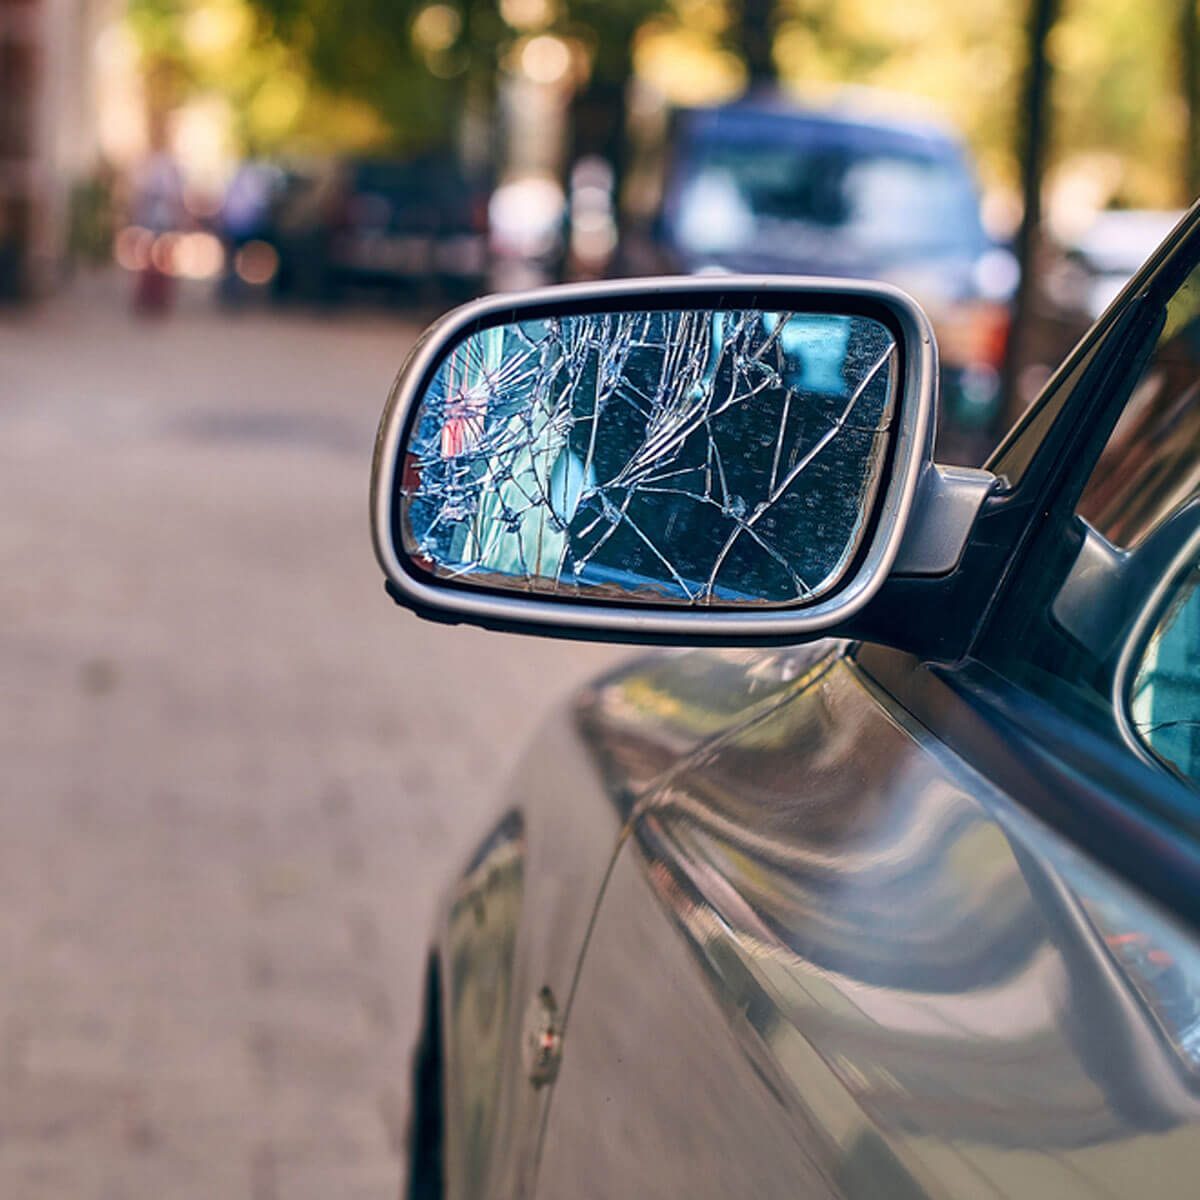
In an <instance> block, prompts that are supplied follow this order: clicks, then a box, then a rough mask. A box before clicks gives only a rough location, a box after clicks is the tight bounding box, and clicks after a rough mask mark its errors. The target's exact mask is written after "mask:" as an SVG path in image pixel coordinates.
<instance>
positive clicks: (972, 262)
mask: <svg viewBox="0 0 1200 1200" xmlns="http://www.w3.org/2000/svg"><path fill="white" fill-rule="evenodd" d="M658 174H659V176H660V178H659V179H658V180H657V181H656V182H655V184H654V185H653V186H652V187H650V188H649V194H650V195H653V196H656V197H657V198H658V199H657V202H656V203H654V204H653V205H652V206H651V207H650V209H649V211H647V212H645V213H644V219H643V220H641V221H638V220H637V219H636V218H635V219H633V220H632V221H631V222H630V224H629V226H628V228H627V232H626V237H625V242H624V245H623V247H622V258H621V270H622V273H624V274H656V273H675V272H680V271H682V272H708V271H733V272H748V273H750V274H756V273H761V272H767V273H771V274H790V275H824V276H837V277H844V278H863V279H883V280H887V281H889V282H891V283H895V284H897V285H898V286H900V287H903V288H905V289H907V290H908V291H910V292H912V294H913V295H914V296H916V297H917V298H918V300H919V301H920V302H921V303H922V304H923V305H924V306H925V308H926V310H927V311H928V312H929V314H930V316H931V317H932V319H933V323H934V328H935V329H936V330H937V333H938V337H939V340H940V342H941V345H942V394H943V397H944V400H943V410H944V411H943V417H944V419H945V425H946V429H945V433H944V435H943V440H942V444H941V447H940V449H941V451H942V452H943V454H945V455H949V456H950V458H951V460H952V461H955V462H963V463H966V462H970V464H971V465H975V464H977V463H978V462H979V461H980V459H981V457H982V455H983V453H985V452H986V450H987V449H988V448H989V445H988V439H989V437H990V438H993V439H994V436H995V432H994V431H995V428H996V423H997V420H998V418H999V416H1000V367H1001V365H1002V362H1003V357H1004V351H1005V345H1006V342H1007V336H1008V327H1009V323H1010V315H1011V313H1010V301H1011V299H1012V296H1013V294H1014V292H1015V289H1016V283H1017V274H1018V272H1017V265H1016V259H1015V258H1014V256H1013V255H1012V254H1011V252H1010V251H1009V250H1008V249H1007V248H1006V247H1004V246H1002V245H1000V244H998V243H996V242H995V241H993V240H992V239H991V238H990V237H989V236H988V235H987V234H986V233H985V231H984V228H983V224H982V222H981V219H980V201H979V192H978V188H977V185H976V182H975V178H974V172H973V168H972V165H971V160H970V156H969V153H968V151H967V148H966V146H965V145H964V143H963V141H962V139H961V138H960V137H959V136H958V135H957V134H955V133H953V132H951V131H949V130H947V129H945V128H943V127H942V126H940V125H936V124H933V123H928V122H921V121H915V120H912V119H903V118H897V117H892V116H881V115H879V114H878V113H877V112H874V111H872V112H869V113H868V112H865V111H861V106H860V108H851V107H841V108H831V109H827V110H818V109H809V108H801V107H798V106H797V105H796V104H795V103H794V102H792V101H789V100H784V99H769V98H768V99H762V98H755V99H751V100H742V101H738V102H737V103H734V104H729V105H725V106H722V107H717V108H701V109H682V110H678V111H676V112H674V113H673V114H672V116H671V119H670V122H669V128H668V132H667V135H666V138H665V147H664V150H663V152H662V154H661V166H660V168H659V171H658Z"/></svg>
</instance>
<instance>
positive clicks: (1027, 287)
mask: <svg viewBox="0 0 1200 1200" xmlns="http://www.w3.org/2000/svg"><path fill="white" fill-rule="evenodd" d="M1059 4H1060V0H1030V2H1029V11H1028V16H1027V24H1026V35H1025V36H1026V66H1025V78H1024V81H1023V83H1022V85H1021V104H1020V107H1019V110H1018V111H1019V112H1021V113H1022V114H1023V116H1024V121H1023V122H1021V123H1020V124H1019V126H1018V142H1017V146H1018V150H1017V153H1018V159H1019V162H1020V172H1021V197H1022V214H1021V224H1020V227H1019V228H1018V230H1017V238H1016V246H1015V251H1016V256H1017V264H1018V266H1019V268H1020V277H1019V280H1018V283H1017V294H1016V297H1015V299H1014V302H1013V318H1012V325H1011V327H1010V329H1009V335H1008V346H1007V349H1006V353H1005V359H1004V370H1003V381H1002V391H1001V395H1002V397H1003V402H1004V406H1005V408H1006V410H1007V411H1006V412H1005V413H1004V416H1005V417H1007V418H1008V420H1007V421H1006V422H1005V423H1006V424H1008V423H1009V422H1011V420H1012V419H1014V418H1016V417H1017V416H1019V415H1020V413H1021V412H1022V410H1023V409H1024V407H1025V397H1023V396H1022V395H1021V389H1020V387H1019V377H1020V372H1021V369H1022V368H1023V367H1024V365H1025V363H1026V340H1027V338H1028V333H1029V325H1030V321H1031V319H1032V313H1031V311H1030V310H1031V301H1032V299H1033V295H1034V265H1035V258H1036V255H1037V249H1038V244H1039V241H1040V238H1041V228H1042V178H1043V174H1044V171H1045V164H1046V148H1047V145H1048V143H1049V128H1048V119H1049V113H1050V105H1049V102H1048V101H1049V95H1050V88H1051V84H1052V81H1053V67H1052V65H1051V62H1050V58H1049V56H1048V55H1047V52H1046V48H1047V42H1048V41H1049V38H1050V31H1051V29H1052V28H1053V27H1054V22H1055V21H1056V20H1057V18H1058V11H1059Z"/></svg>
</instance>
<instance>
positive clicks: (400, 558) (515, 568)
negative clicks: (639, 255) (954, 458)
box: [372, 277, 982, 643]
mask: <svg viewBox="0 0 1200 1200" xmlns="http://www.w3.org/2000/svg"><path fill="white" fill-rule="evenodd" d="M936 378H937V363H936V352H935V347H934V341H933V335H932V332H931V330H930V327H929V324H928V322H927V320H926V318H925V317H924V314H923V313H922V312H921V311H920V309H919V308H918V307H917V306H916V305H915V304H914V303H913V302H912V301H911V300H910V299H908V297H906V296H904V295H903V294H902V293H900V292H898V291H896V290H895V289H892V288H888V287H884V286H882V285H871V284H861V283H848V282H842V281H806V280H788V279H769V280H768V279H743V278H736V277H716V278H712V279H679V280H651V281H622V282H620V283H615V284H600V285H577V286H569V287H560V288H549V289H545V290H543V291H540V292H534V293H527V294H523V295H519V296H504V297H496V298H489V299H486V300H482V301H478V302H476V303H474V304H470V305H467V306H465V307H464V308H462V309H459V310H456V311H455V312H453V313H451V314H449V315H448V316H447V317H445V318H443V320H442V321H441V322H439V323H438V324H437V325H435V326H434V327H433V328H432V329H431V330H430V331H429V332H428V333H427V334H426V336H425V337H424V338H423V339H422V341H421V342H420V343H418V345H417V347H416V348H415V349H414V351H413V352H412V354H411V355H410V357H409V360H408V362H407V363H406V364H405V366H404V368H403V369H402V371H401V373H400V376H399V378H398V380H397V382H396V385H395V387H394V389H393V392H392V395H391V397H390V399H389V402H388V406H387V409H386V411H385V413H384V417H383V421H382V424H381V427H380V433H379V438H378V443H377V446H376V455H375V464H374V476H373V485H372V515H373V522H374V531H375V546H376V553H377V555H378V557H379V561H380V563H381V565H382V566H383V568H384V571H385V573H386V575H387V578H388V586H389V590H390V591H391V593H392V595H393V596H394V597H395V599H396V600H397V601H399V602H400V603H402V604H405V605H407V606H408V607H410V608H413V609H415V610H416V611H417V612H419V613H421V614H422V615H425V616H430V617H434V618H435V619H440V620H449V621H467V622H471V623H476V624H481V625H486V626H490V627H507V628H514V627H515V628H519V629H525V630H530V631H540V632H551V633H553V632H557V633H560V634H567V635H570V634H575V635H578V636H593V637H595V636H606V637H611V638H612V639H613V640H618V641H620V640H630V641H651V642H653V641H686V642H713V641H715V642H727V643H736V642H738V641H739V640H751V639H753V640H763V639H771V638H779V639H782V640H787V639H791V640H798V639H800V638H803V637H806V636H816V635H819V634H822V633H827V632H831V631H836V628H837V626H838V625H839V624H840V623H842V622H844V621H845V620H846V619H847V618H848V617H849V616H850V615H852V614H853V613H855V612H857V611H858V610H859V609H861V608H862V606H863V605H864V604H865V603H866V602H867V601H868V600H869V599H870V598H871V597H872V596H873V595H874V594H875V593H876V591H877V590H878V589H879V587H880V586H881V585H882V583H883V581H884V579H885V577H886V576H887V574H888V572H889V570H890V569H891V568H892V566H893V564H894V563H895V560H896V557H897V554H898V552H899V549H900V544H901V539H902V537H903V535H904V532H905V528H906V524H907V523H908V521H909V517H910V514H911V513H912V511H913V508H914V504H915V502H916V499H917V495H918V487H919V485H921V484H922V480H923V478H924V477H925V476H926V475H929V476H930V479H933V474H932V463H931V452H932V438H933V424H934V403H935V386H936ZM937 483H938V481H937V480H934V482H933V483H929V484H927V485H926V486H925V490H926V491H929V490H930V488H933V490H934V491H936V485H937ZM941 483H942V484H943V485H944V480H943V481H941ZM943 490H944V486H943ZM975 491H976V492H978V491H979V489H978V488H975ZM979 494H980V495H982V493H979ZM976 507H977V504H976ZM956 511H962V507H961V506H959V509H958V510H956ZM972 513H973V510H972ZM918 557H919V555H918Z"/></svg>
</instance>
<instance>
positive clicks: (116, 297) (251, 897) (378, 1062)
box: [0, 276, 619, 1200]
mask: <svg viewBox="0 0 1200 1200" xmlns="http://www.w3.org/2000/svg"><path fill="white" fill-rule="evenodd" d="M125 282H126V281H123V280H119V279H114V278H112V277H107V276H105V277H98V278H96V279H86V278H85V279H83V280H82V281H81V283H80V285H79V287H78V288H77V289H76V291H74V292H73V293H71V294H69V295H66V296H64V297H62V298H60V299H58V300H56V301H54V302H53V303H50V304H48V305H46V306H45V307H43V308H41V309H39V310H37V311H36V312H34V313H31V314H26V315H15V316H14V315H4V316H0V362H3V363H4V369H3V374H4V383H3V399H2V400H0V570H2V572H3V577H4V587H3V588H2V589H0V664H3V681H4V682H3V687H0V961H3V962H4V964H5V986H4V988H3V989H0V1196H5V1197H7V1196H13V1197H21V1198H22V1200H40V1198H41V1197H54V1200H61V1198H62V1197H64V1196H70V1197H72V1200H126V1198H137V1200H141V1198H143V1197H145V1198H154V1200H158V1198H160V1197H164V1196H169V1197H171V1198H172V1200H188V1198H190V1197H192V1196H195V1197H205V1198H206V1200H211V1197H214V1196H219V1197H221V1198H222V1200H243V1198H244V1200H276V1198H286V1200H303V1198H304V1197H308V1196H313V1197H316V1196H320V1197H321V1198H322V1200H325V1198H327V1197H332V1196H337V1197H339V1198H342V1200H353V1198H354V1197H360V1196H361V1197H385V1198H387V1200H392V1198H393V1197H395V1196H396V1194H397V1191H398V1188H399V1186H400V1180H401V1172H402V1156H403V1136H404V1133H403V1131H404V1127H405V1123H406V1121H407V1111H408V1109H407V1105H408V1097H407V1073H408V1061H409V1046H410V1043H411V1040H412V1037H413V1033H414V1025H415V1022H416V1014H417V1003H418V997H419V990H420V980H419V976H420V971H421V969H422V966H423V962H422V951H423V947H424V941H425V937H426V931H427V929H428V924H429V919H430V917H431V914H432V912H433V907H434V903H435V899H436V896H437V893H438V890H439V888H440V887H441V885H442V884H443V883H444V881H445V880H446V878H447V877H448V874H449V871H450V870H451V868H452V866H453V865H455V864H456V863H457V862H459V861H461V859H462V856H463V854H464V852H465V851H466V849H467V848H468V847H469V845H470V844H471V842H472V840H473V838H474V837H475V836H476V835H477V834H478V833H479V832H480V831H481V830H482V829H483V828H484V825H485V823H486V818H487V815H488V814H489V812H490V811H491V809H492V808H493V806H494V805H495V804H496V803H497V800H498V797H499V794H500V790H501V787H502V784H503V780H504V778H505V776H506V774H507V772H508V771H509V770H510V769H511V767H512V765H513V763H514V761H515V759H516V756H517V753H518V751H519V749H520V746H521V744H522V743H523V742H524V741H525V740H526V739H527V738H528V737H529V736H530V734H531V733H532V731H533V729H534V727H535V725H536V723H537V722H538V721H539V720H540V719H541V717H542V715H543V714H544V713H545V712H546V711H547V710H548V709H549V707H550V706H551V705H552V704H553V703H554V702H555V700H556V699H557V698H559V697H560V696H562V695H563V694H565V693H566V692H567V691H568V690H569V689H570V687H571V686H572V685H573V683H575V682H577V681H579V680H581V679H583V678H585V677H587V676H589V675H591V674H594V673H596V672H597V671H599V670H601V669H604V668H605V667H606V666H607V665H609V664H610V663H611V662H612V661H613V658H614V656H615V654H617V653H619V652H615V651H611V650H607V649H604V648H601V647H585V646H571V645H569V644H567V643H559V642H537V641H529V640H524V639H517V638H509V637H504V636H501V635H496V634H484V633H480V632H474V631H470V630H462V629H457V630H449V629H441V628H437V627H433V626H426V625H421V624H420V623H418V622H417V621H416V620H415V619H414V618H412V617H410V616H409V615H407V614H404V613H401V612H399V611H397V610H396V609H395V608H394V607H393V606H392V605H391V603H390V602H389V601H387V599H386V598H385V596H384V594H383V590H382V584H381V579H380V576H379V573H378V569H377V567H376V566H375V564H374V562H373V559H372V556H371V551H370V547H369V539H368V530H367V520H366V505H365V489H366V484H367V474H368V470H369V461H370V451H371V442H372V438H373V435H374V428H375V423H376V421H377V419H378V415H379V411H380V408H381V406H382V402H383V399H384V396H385V395H386V392H387V389H388V387H389V385H390V383H391V380H392V376H393V375H394V372H395V369H396V366H397V365H398V363H399V361H400V358H401V357H402V355H403V353H404V351H405V349H406V348H407V346H408V344H409V343H410V342H411V339H412V337H413V335H414V333H415V327H414V325H413V324H411V323H410V322H406V321H403V320H401V319H399V318H397V317H395V316H394V315H386V314H371V313H348V314H346V315H344V316H339V317H338V318H336V319H334V320H325V321H319V320H317V319H315V318H313V317H310V316H307V315H305V314H302V313H301V314H290V315H287V316H281V315H278V314H273V313H268V312H261V311H255V310H248V311H245V312H243V313H239V314H237V315H236V316H232V317H230V316H226V315H222V314H218V313H216V312H214V311H213V310H212V309H211V308H210V306H209V305H208V302H207V299H206V297H204V296H203V295H202V294H199V293H196V292H192V291H186V292H185V294H184V295H183V297H182V304H181V307H180V310H179V311H178V312H177V313H175V314H174V315H173V316H172V317H170V318H169V319H168V320H167V321H165V322H163V323H161V324H157V325H153V326H149V325H145V324H142V323H138V322H135V321H134V320H133V319H132V318H131V317H130V316H129V315H128V314H127V311H126V301H127V297H126V295H125V293H124V292H123V291H122V290H121V289H122V288H123V287H124V285H125ZM547 679H553V681H554V683H553V687H552V689H551V690H547V687H546V682H545V681H546V680H547Z"/></svg>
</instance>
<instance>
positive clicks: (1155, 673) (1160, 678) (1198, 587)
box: [1117, 567, 1200, 786]
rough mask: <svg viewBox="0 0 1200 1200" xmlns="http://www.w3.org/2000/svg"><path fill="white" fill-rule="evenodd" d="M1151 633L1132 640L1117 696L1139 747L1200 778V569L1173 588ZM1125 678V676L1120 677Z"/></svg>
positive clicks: (1189, 776) (1191, 779)
mask: <svg viewBox="0 0 1200 1200" xmlns="http://www.w3.org/2000/svg"><path fill="white" fill-rule="evenodd" d="M1170 592H1171V594H1170V595H1169V596H1168V599H1167V603H1166V606H1165V608H1164V609H1163V610H1162V611H1161V613H1160V615H1159V617H1158V619H1157V621H1156V622H1153V623H1152V626H1151V628H1150V629H1149V636H1147V637H1145V638H1144V640H1139V641H1138V642H1136V643H1135V644H1134V646H1133V653H1132V654H1131V656H1130V657H1131V662H1130V664H1129V667H1130V669H1129V670H1128V672H1127V674H1128V676H1129V678H1128V685H1127V687H1122V688H1121V691H1120V693H1119V695H1118V698H1117V702H1118V704H1120V705H1121V710H1122V711H1121V716H1122V719H1123V720H1124V722H1125V727H1126V729H1127V731H1128V733H1129V735H1130V736H1131V738H1132V739H1133V745H1134V748H1135V749H1138V750H1140V751H1142V752H1148V753H1149V754H1150V755H1152V756H1153V757H1154V758H1155V759H1156V760H1157V761H1158V762H1160V763H1163V764H1164V765H1166V766H1167V767H1168V768H1169V769H1171V770H1172V771H1174V772H1176V773H1178V774H1179V775H1181V776H1182V777H1183V778H1184V779H1186V780H1188V781H1189V782H1191V783H1192V785H1193V786H1196V785H1198V784H1200V569H1198V568H1196V567H1192V568H1191V569H1190V570H1189V571H1188V572H1187V573H1186V575H1185V576H1184V578H1183V579H1182V580H1180V581H1179V584H1178V586H1176V587H1173V588H1171V589H1170ZM1122 683H1124V679H1122Z"/></svg>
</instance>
